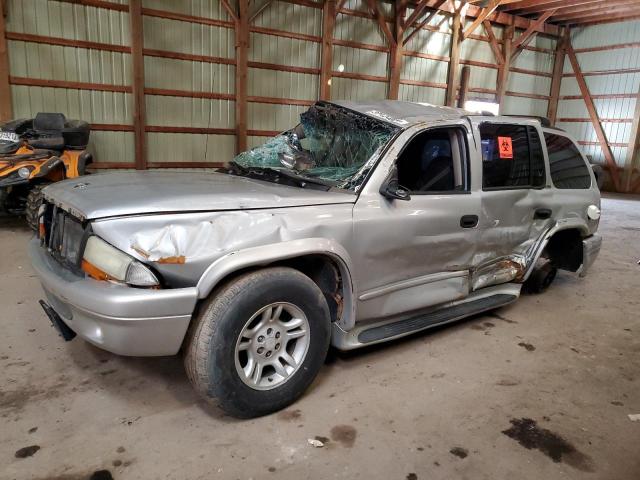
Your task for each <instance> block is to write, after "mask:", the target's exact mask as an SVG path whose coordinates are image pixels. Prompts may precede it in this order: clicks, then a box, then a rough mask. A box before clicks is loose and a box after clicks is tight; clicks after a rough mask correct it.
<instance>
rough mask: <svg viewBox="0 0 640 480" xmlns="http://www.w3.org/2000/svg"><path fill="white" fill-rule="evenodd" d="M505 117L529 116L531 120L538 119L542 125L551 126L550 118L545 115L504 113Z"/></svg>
mask: <svg viewBox="0 0 640 480" xmlns="http://www.w3.org/2000/svg"><path fill="white" fill-rule="evenodd" d="M504 116H505V117H517V118H531V119H533V120H538V121H539V122H540V123H541V124H542V126H543V127H552V125H551V120H549V119H548V118H547V117H541V116H537V115H508V114H507V115H504Z"/></svg>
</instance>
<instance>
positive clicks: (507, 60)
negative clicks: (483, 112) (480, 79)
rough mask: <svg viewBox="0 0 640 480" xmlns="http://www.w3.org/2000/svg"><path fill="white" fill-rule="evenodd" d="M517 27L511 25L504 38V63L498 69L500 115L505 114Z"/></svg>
mask: <svg viewBox="0 0 640 480" xmlns="http://www.w3.org/2000/svg"><path fill="white" fill-rule="evenodd" d="M515 30H516V29H515V27H514V26H513V25H509V26H508V27H507V28H506V29H505V31H504V36H503V38H502V39H503V41H504V44H503V52H502V56H503V57H504V62H502V64H501V65H500V68H499V69H498V88H497V93H496V103H497V104H499V105H500V113H504V97H505V94H506V92H507V83H509V68H511V52H512V50H513V35H514V33H515Z"/></svg>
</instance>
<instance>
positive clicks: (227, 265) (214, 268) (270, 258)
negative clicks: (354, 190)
mask: <svg viewBox="0 0 640 480" xmlns="http://www.w3.org/2000/svg"><path fill="white" fill-rule="evenodd" d="M305 255H326V256H328V257H330V258H331V259H333V260H335V261H336V263H337V264H338V266H339V268H340V275H341V277H342V280H343V281H342V283H343V286H344V292H343V293H344V298H343V302H344V303H343V308H342V316H341V318H340V319H338V321H337V322H336V323H337V324H338V325H339V326H340V327H341V328H342V329H344V330H350V329H351V328H353V326H354V325H355V318H356V316H355V313H356V312H355V302H354V300H353V299H354V298H355V292H354V286H353V281H352V277H351V271H352V268H351V265H352V263H351V258H350V257H349V254H348V253H347V251H346V250H345V249H344V247H342V246H341V245H340V244H338V243H337V242H335V241H333V240H330V239H326V238H308V239H304V240H292V241H288V242H281V243H275V244H270V245H263V246H260V247H251V248H247V249H243V250H239V251H236V252H231V253H229V254H227V255H225V256H223V257H221V258H219V259H218V260H216V261H215V262H213V263H212V264H211V265H210V266H209V267H208V268H207V270H205V272H204V273H203V274H202V277H201V278H200V280H199V282H198V285H197V289H198V298H200V299H203V298H206V297H207V296H208V295H209V294H210V293H211V292H212V291H213V289H214V288H215V287H216V286H217V285H219V284H220V283H221V282H222V281H223V280H224V279H225V278H226V277H228V276H229V275H231V274H233V273H234V272H237V271H240V270H243V269H245V268H249V267H259V266H266V265H269V264H271V263H274V262H278V261H282V260H288V259H292V258H296V257H301V256H305Z"/></svg>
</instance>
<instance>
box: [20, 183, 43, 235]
mask: <svg viewBox="0 0 640 480" xmlns="http://www.w3.org/2000/svg"><path fill="white" fill-rule="evenodd" d="M44 187H46V185H34V186H33V188H31V190H30V191H29V194H28V195H27V204H26V206H25V212H24V213H25V217H26V219H27V224H28V225H29V227H31V230H33V231H34V232H37V231H38V211H39V210H40V205H42V199H43V197H42V189H43V188H44Z"/></svg>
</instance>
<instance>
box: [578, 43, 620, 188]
mask: <svg viewBox="0 0 640 480" xmlns="http://www.w3.org/2000/svg"><path fill="white" fill-rule="evenodd" d="M567 56H568V57H569V61H570V62H571V66H572V67H573V73H575V75H576V81H577V82H578V86H579V87H580V93H581V94H582V98H583V99H584V102H585V103H586V104H587V111H588V112H589V117H590V118H591V124H592V125H593V129H594V130H595V131H596V136H597V137H598V142H599V143H600V148H602V153H603V154H604V158H605V160H606V162H607V165H608V166H609V174H610V175H611V180H612V181H613V188H614V190H615V191H616V192H619V191H620V174H619V172H618V165H617V164H616V161H615V158H614V157H613V152H612V151H611V146H610V145H609V142H608V140H607V136H606V134H605V133H604V129H603V128H602V123H600V117H599V116H598V111H597V110H596V106H595V104H594V103H593V99H592V98H591V93H590V92H589V87H588V86H587V82H586V81H585V79H584V75H582V70H581V69H580V63H578V57H576V52H574V51H573V46H572V45H571V38H568V39H567Z"/></svg>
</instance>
